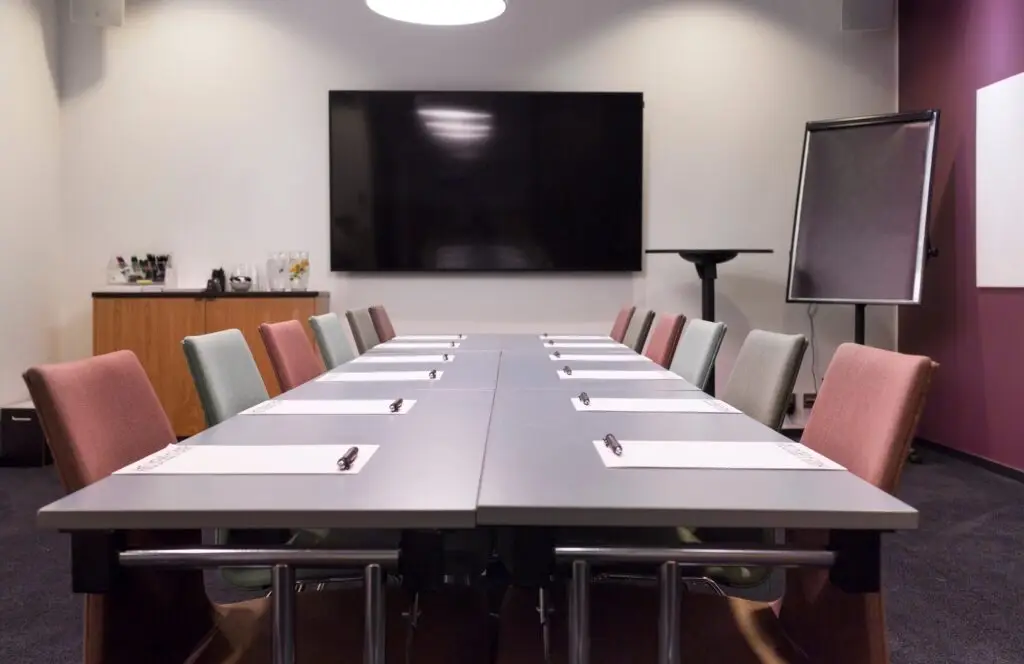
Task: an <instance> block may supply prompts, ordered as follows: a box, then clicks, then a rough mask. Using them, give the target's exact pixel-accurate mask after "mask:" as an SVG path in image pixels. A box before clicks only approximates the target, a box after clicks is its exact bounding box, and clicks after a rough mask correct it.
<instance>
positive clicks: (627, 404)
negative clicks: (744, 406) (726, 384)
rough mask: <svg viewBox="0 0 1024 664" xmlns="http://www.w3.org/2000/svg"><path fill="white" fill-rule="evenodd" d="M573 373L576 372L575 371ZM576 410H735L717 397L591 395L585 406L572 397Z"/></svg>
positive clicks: (636, 411) (670, 411)
mask: <svg viewBox="0 0 1024 664" xmlns="http://www.w3.org/2000/svg"><path fill="white" fill-rule="evenodd" d="M573 373H576V372H575V371H574V372H573ZM572 405H573V406H574V407H575V408H576V410H581V411H591V412H595V413H600V412H604V413H728V414H736V413H739V412H740V411H738V410H736V409H735V408H733V407H732V406H730V405H729V404H727V403H725V402H724V401H719V400H718V399H608V398H599V397H591V399H590V405H589V406H585V405H583V402H582V401H580V399H579V397H573V398H572Z"/></svg>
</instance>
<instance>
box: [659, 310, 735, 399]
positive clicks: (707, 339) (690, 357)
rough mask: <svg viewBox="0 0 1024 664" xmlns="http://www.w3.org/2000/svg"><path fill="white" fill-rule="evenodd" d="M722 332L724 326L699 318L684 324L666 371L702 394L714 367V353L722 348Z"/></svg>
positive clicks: (715, 354)
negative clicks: (677, 375)
mask: <svg viewBox="0 0 1024 664" xmlns="http://www.w3.org/2000/svg"><path fill="white" fill-rule="evenodd" d="M725 330H726V327H725V323H712V322H711V321H706V320H702V319H700V318H694V319H691V320H689V321H687V322H686V327H684V328H683V336H682V337H680V339H679V345H678V346H676V355H675V357H674V358H672V364H671V365H669V369H671V370H672V371H674V372H675V373H677V374H679V375H680V376H682V377H683V378H685V379H686V380H688V381H690V382H691V383H693V384H694V385H696V386H697V387H699V388H700V389H702V390H703V389H704V388H705V387H707V383H708V376H710V375H711V368H712V367H713V366H715V358H716V357H718V349H719V348H721V347H722V339H724V338H725Z"/></svg>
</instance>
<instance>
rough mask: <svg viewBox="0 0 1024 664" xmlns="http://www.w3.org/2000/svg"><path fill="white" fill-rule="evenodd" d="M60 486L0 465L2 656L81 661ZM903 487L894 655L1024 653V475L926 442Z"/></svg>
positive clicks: (890, 566) (892, 549) (889, 568)
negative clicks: (50, 505)
mask: <svg viewBox="0 0 1024 664" xmlns="http://www.w3.org/2000/svg"><path fill="white" fill-rule="evenodd" d="M60 494H61V491H60V487H59V484H58V482H57V480H56V477H55V475H54V473H53V471H52V470H51V469H13V468H0V589H2V592H3V600H4V601H3V602H2V603H0V663H2V664H79V662H81V656H80V643H81V616H80V606H81V602H80V600H79V598H76V597H74V596H72V595H71V592H70V580H69V572H68V551H67V542H66V541H65V538H63V537H62V536H61V535H59V534H56V533H49V532H40V531H37V530H36V529H35V527H34V525H33V518H34V512H35V510H36V509H37V508H39V507H40V506H42V505H44V504H46V503H47V502H49V501H51V500H53V499H54V498H57V497H59V496H60ZM901 495H902V497H903V498H904V499H905V500H907V501H908V502H909V503H910V504H912V505H914V506H915V507H917V508H918V509H919V510H921V512H922V514H923V527H922V529H921V530H920V531H917V532H915V533H906V534H902V535H894V536H890V538H889V539H888V541H887V547H886V570H885V571H886V576H885V585H886V588H887V589H888V599H889V604H888V610H889V629H890V633H891V638H890V641H891V644H892V649H893V662H894V664H935V663H936V662H957V663H958V664H1008V663H1016V662H1024V632H1022V631H1021V628H1020V620H1021V618H1020V615H1021V608H1020V607H1021V606H1024V557H1021V556H1020V553H1019V552H1020V551H1021V550H1022V549H1024V485H1022V484H1019V483H1016V482H1013V481H1011V480H1008V479H1005V478H1002V477H999V476H996V475H993V474H991V473H989V472H987V471H984V470H981V469H979V468H976V467H974V466H971V465H967V464H965V463H963V462H960V461H957V460H954V459H950V458H947V457H944V456H941V455H938V454H935V453H931V452H929V453H928V454H927V458H926V463H925V464H924V465H921V466H911V467H909V468H908V470H907V473H906V476H905V478H904V486H903V491H902V494H901ZM213 591H214V593H213V594H215V595H221V594H222V589H220V588H213Z"/></svg>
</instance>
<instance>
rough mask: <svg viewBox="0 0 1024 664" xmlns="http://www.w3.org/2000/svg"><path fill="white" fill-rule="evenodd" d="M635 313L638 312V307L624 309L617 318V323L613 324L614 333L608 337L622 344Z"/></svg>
mask: <svg viewBox="0 0 1024 664" xmlns="http://www.w3.org/2000/svg"><path fill="white" fill-rule="evenodd" d="M634 311H636V307H623V308H622V310H621V311H619V315H618V316H616V317H615V323H614V324H612V333H611V334H610V335H608V336H610V337H611V338H612V339H614V340H615V341H618V342H619V343H620V344H621V343H622V340H623V339H624V338H625V337H626V328H628V327H629V320H630V319H631V318H633V312H634Z"/></svg>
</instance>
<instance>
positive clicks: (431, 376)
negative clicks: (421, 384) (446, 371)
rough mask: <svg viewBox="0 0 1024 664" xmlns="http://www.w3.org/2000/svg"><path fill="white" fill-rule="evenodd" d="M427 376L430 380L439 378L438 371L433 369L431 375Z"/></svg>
mask: <svg viewBox="0 0 1024 664" xmlns="http://www.w3.org/2000/svg"><path fill="white" fill-rule="evenodd" d="M427 375H428V376H430V380H434V379H435V378H437V369H431V370H430V373H429V374H427Z"/></svg>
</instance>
